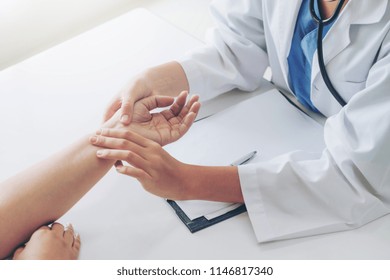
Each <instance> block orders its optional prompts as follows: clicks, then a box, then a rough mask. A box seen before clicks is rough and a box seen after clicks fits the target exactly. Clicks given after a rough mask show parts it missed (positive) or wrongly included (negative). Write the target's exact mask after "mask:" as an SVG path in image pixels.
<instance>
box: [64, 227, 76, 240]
mask: <svg viewBox="0 0 390 280" xmlns="http://www.w3.org/2000/svg"><path fill="white" fill-rule="evenodd" d="M63 236H64V239H65V241H66V242H67V243H68V244H73V242H74V237H75V236H74V229H73V226H72V224H68V225H66V226H65V228H64V232H63Z"/></svg>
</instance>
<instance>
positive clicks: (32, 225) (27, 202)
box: [0, 92, 200, 259]
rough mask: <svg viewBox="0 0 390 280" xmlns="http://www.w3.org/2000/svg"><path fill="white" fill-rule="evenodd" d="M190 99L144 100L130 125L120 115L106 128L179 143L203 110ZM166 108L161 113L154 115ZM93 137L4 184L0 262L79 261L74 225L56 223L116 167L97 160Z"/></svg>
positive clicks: (0, 195) (0, 189) (0, 210)
mask: <svg viewBox="0 0 390 280" xmlns="http://www.w3.org/2000/svg"><path fill="white" fill-rule="evenodd" d="M187 95H188V94H187V92H182V93H181V94H180V95H179V97H178V98H177V99H176V100H174V99H173V98H172V97H166V96H164V97H162V96H153V97H147V98H144V99H142V100H140V101H138V102H137V103H136V105H135V107H134V111H133V112H134V113H133V121H132V123H131V124H130V125H128V126H125V127H124V126H123V124H121V123H120V122H119V114H115V115H114V116H113V117H112V118H111V119H110V120H108V121H106V122H105V123H103V124H102V128H122V129H123V128H125V129H126V131H127V133H128V134H129V135H142V136H143V137H146V138H148V139H150V140H153V141H156V142H158V143H159V144H162V145H164V144H167V143H170V142H173V141H176V140H177V139H179V138H180V137H181V136H182V135H183V134H184V133H185V132H186V131H187V130H188V129H189V127H190V126H191V125H192V123H193V122H194V120H195V117H196V115H197V113H198V111H199V108H200V104H199V103H198V102H197V101H198V97H196V96H193V97H192V98H190V100H189V101H188V102H186V100H187ZM167 106H170V107H169V108H168V109H165V110H162V111H161V112H158V113H151V112H150V111H151V110H153V109H156V108H162V107H167ZM92 135H94V134H93V133H91V134H89V135H86V136H85V137H83V138H81V139H80V140H78V141H77V142H75V143H73V144H72V145H70V146H69V147H67V148H65V149H63V150H62V151H60V152H58V153H57V154H54V155H52V156H51V157H50V158H48V159H46V160H44V161H42V162H40V163H38V164H36V165H35V166H32V167H30V168H29V169H26V170H24V171H22V172H20V173H19V174H17V175H15V176H13V177H11V178H10V179H8V180H7V181H5V182H2V183H0V259H3V258H7V257H12V256H13V258H14V259H77V257H78V255H79V250H80V237H79V236H78V235H75V234H74V230H73V227H72V226H71V225H69V226H66V227H63V226H62V225H61V224H59V223H53V221H55V220H57V219H58V218H59V217H61V216H62V215H63V214H65V212H67V211H68V210H69V209H70V208H71V207H72V206H73V205H74V204H75V203H76V202H77V201H78V200H79V199H80V198H81V197H82V196H83V195H84V194H86V193H87V192H88V191H89V190H90V189H91V188H92V187H93V186H94V185H95V184H96V182H98V181H99V180H100V179H101V178H102V177H103V176H104V175H105V174H106V173H107V172H108V170H109V169H110V168H111V167H112V166H113V164H114V163H115V160H104V159H99V158H97V157H96V152H97V151H98V149H99V148H97V147H95V146H93V145H91V144H90V141H92V142H93V138H94V136H92ZM132 156H133V155H132V154H131V153H129V154H128V157H129V158H130V157H132ZM51 223H53V224H52V225H51V226H47V225H50V224H51ZM26 240H29V241H28V242H27V243H26V244H25V242H26ZM18 247H19V248H18Z"/></svg>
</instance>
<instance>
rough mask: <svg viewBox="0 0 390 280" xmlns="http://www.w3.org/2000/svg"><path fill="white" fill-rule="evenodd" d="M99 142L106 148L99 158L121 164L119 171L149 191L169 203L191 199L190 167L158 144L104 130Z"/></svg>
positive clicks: (117, 164) (122, 131) (98, 143)
mask: <svg viewBox="0 0 390 280" xmlns="http://www.w3.org/2000/svg"><path fill="white" fill-rule="evenodd" d="M96 138H97V141H96V142H95V143H94V144H95V145H96V146H100V147H104V148H106V149H101V150H99V151H97V157H99V158H102V159H110V160H117V162H116V164H115V167H116V170H117V171H118V172H119V173H122V174H125V175H128V176H131V177H134V178H136V179H137V180H138V181H139V182H140V183H141V184H142V186H143V187H144V189H145V190H146V191H148V192H150V193H153V194H155V195H158V196H160V197H164V198H169V199H180V200H183V199H188V193H187V190H188V189H187V188H186V187H185V184H186V182H188V177H187V176H185V175H184V172H183V171H184V169H185V166H186V165H185V164H184V163H181V162H179V161H177V160H176V159H175V158H173V157H172V156H171V155H169V154H168V153H167V152H166V151H165V150H164V149H163V148H162V147H161V145H159V144H158V143H156V142H154V141H152V140H149V139H146V138H144V137H142V136H141V135H139V134H137V133H135V132H132V131H129V130H123V129H102V130H101V131H100V133H99V134H98V135H96ZM122 161H124V162H127V163H129V164H130V165H131V166H125V165H123V164H122Z"/></svg>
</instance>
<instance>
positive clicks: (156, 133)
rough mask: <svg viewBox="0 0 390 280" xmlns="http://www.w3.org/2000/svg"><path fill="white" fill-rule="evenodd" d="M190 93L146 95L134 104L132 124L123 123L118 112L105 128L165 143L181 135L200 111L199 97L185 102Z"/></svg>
mask: <svg viewBox="0 0 390 280" xmlns="http://www.w3.org/2000/svg"><path fill="white" fill-rule="evenodd" d="M187 96H188V93H187V92H182V93H181V94H180V95H179V96H178V97H177V98H176V100H174V98H173V97H168V96H149V97H146V98H144V99H141V100H139V101H137V103H135V106H134V112H133V117H132V123H131V124H130V125H127V126H124V125H123V124H122V123H121V122H119V114H118V112H117V114H116V115H114V117H113V118H111V120H110V121H109V122H108V123H106V124H105V125H103V127H115V128H125V129H130V130H132V131H134V132H136V133H138V134H140V135H142V136H144V137H146V138H148V139H150V140H153V141H155V142H157V143H159V144H160V145H161V146H164V145H166V144H169V143H171V142H174V141H176V140H178V139H179V138H180V137H182V136H183V135H184V134H185V133H186V132H187V131H188V129H189V128H190V127H191V125H192V123H193V122H194V120H195V117H196V115H197V114H198V112H199V109H200V103H199V102H198V96H192V98H191V99H190V100H189V101H188V102H187V104H186V99H187ZM167 106H170V107H169V108H168V109H164V110H162V111H160V112H151V111H152V110H154V109H156V108H163V107H167ZM112 122H114V124H113V123H112Z"/></svg>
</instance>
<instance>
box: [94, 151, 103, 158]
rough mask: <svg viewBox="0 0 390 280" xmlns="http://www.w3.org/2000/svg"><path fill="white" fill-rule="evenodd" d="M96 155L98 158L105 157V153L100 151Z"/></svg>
mask: <svg viewBox="0 0 390 280" xmlns="http://www.w3.org/2000/svg"><path fill="white" fill-rule="evenodd" d="M96 155H97V156H98V157H102V156H104V151H102V150H99V151H97V152H96Z"/></svg>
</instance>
